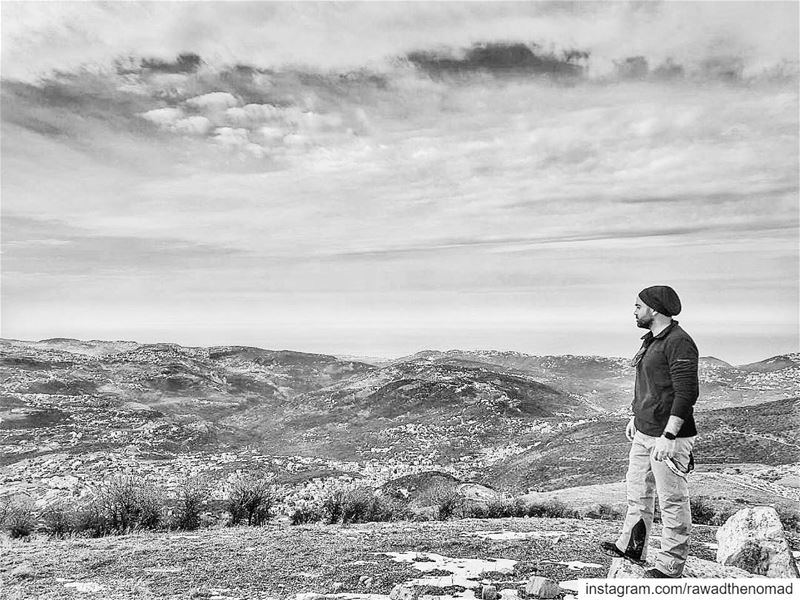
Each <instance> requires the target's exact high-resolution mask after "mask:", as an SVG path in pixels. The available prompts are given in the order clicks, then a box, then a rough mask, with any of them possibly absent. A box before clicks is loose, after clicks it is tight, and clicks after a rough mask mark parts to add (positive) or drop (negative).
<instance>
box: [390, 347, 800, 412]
mask: <svg viewBox="0 0 800 600" xmlns="http://www.w3.org/2000/svg"><path fill="white" fill-rule="evenodd" d="M799 357H800V355H798V354H790V355H785V356H780V357H773V358H771V359H767V360H765V361H762V362H761V363H753V365H746V367H747V368H744V367H735V366H732V365H730V364H728V363H726V362H725V361H722V360H720V359H718V358H714V357H701V358H700V364H699V371H700V373H699V375H700V395H701V398H702V399H703V403H704V406H706V407H707V408H722V407H725V406H741V405H743V404H758V403H761V402H768V401H771V400H779V399H782V398H790V397H794V396H798V395H800V358H799ZM410 359H414V360H425V361H428V362H431V363H436V364H463V365H472V366H475V365H480V364H484V365H490V366H491V367H492V368H495V369H500V370H504V371H506V372H509V373H524V374H526V375H528V376H530V377H533V378H534V379H536V380H537V381H541V382H542V383H544V384H547V385H550V386H552V387H554V388H556V389H559V390H562V391H564V392H567V393H571V394H578V395H580V396H581V397H582V398H583V399H584V400H586V401H587V402H589V403H590V404H592V405H593V406H596V407H598V408H601V409H603V410H605V411H608V412H612V413H613V412H618V413H620V414H624V413H626V412H627V410H628V408H629V407H630V403H631V398H632V396H633V383H634V377H635V374H634V370H633V368H632V367H631V366H630V360H629V359H625V358H606V357H600V356H572V355H566V356H532V355H528V354H522V353H520V352H500V351H494V350H489V351H463V350H448V351H438V350H425V351H422V352H418V353H417V354H414V355H413V356H412V357H408V358H405V359H401V361H406V360H410Z"/></svg>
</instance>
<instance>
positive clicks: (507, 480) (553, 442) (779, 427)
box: [485, 398, 800, 492]
mask: <svg viewBox="0 0 800 600" xmlns="http://www.w3.org/2000/svg"><path fill="white" fill-rule="evenodd" d="M696 420H697V427H698V431H699V436H698V438H697V442H696V445H695V449H694V454H695V459H696V461H697V464H698V467H700V466H701V465H704V464H727V463H760V464H765V465H781V464H791V463H797V462H800V428H799V427H798V426H797V424H798V423H799V422H800V399H798V398H792V399H787V400H777V401H774V402H769V403H765V404H760V405H756V406H745V407H740V408H737V409H730V408H726V409H720V410H713V411H703V410H699V411H698V412H697V416H696ZM626 422H627V420H626V419H617V420H603V421H593V422H590V423H586V424H584V425H580V426H578V427H574V428H571V429H569V430H566V431H564V432H560V433H558V434H556V435H552V436H549V437H548V438H547V439H546V440H544V441H543V442H542V443H540V444H537V445H536V446H535V447H533V448H531V449H529V450H527V451H525V452H524V453H521V454H518V455H516V456H514V457H511V458H510V459H509V460H506V461H504V462H503V463H499V464H497V465H495V466H494V467H493V468H492V469H491V470H490V471H489V472H487V474H486V478H485V480H486V481H487V482H490V483H493V484H495V485H499V486H502V487H504V488H506V489H510V490H514V491H518V492H520V491H522V492H524V491H527V490H529V489H535V490H541V491H545V490H554V489H559V488H562V487H572V486H582V485H590V484H594V483H607V482H613V481H619V480H620V479H623V478H624V477H625V471H626V469H627V456H628V449H629V448H630V443H629V442H628V441H627V439H626V438H625V434H624V429H625V424H626Z"/></svg>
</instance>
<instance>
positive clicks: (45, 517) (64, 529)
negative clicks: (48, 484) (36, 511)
mask: <svg viewBox="0 0 800 600" xmlns="http://www.w3.org/2000/svg"><path fill="white" fill-rule="evenodd" d="M42 522H43V524H44V532H45V533H46V534H47V535H48V536H50V537H51V538H59V539H63V538H65V537H67V536H68V535H69V534H70V533H73V532H74V531H75V528H76V525H77V512H76V510H75V508H74V506H72V504H70V503H68V502H66V501H65V500H59V501H58V502H55V503H54V504H51V505H50V506H48V507H47V508H45V509H44V510H43V511H42Z"/></svg>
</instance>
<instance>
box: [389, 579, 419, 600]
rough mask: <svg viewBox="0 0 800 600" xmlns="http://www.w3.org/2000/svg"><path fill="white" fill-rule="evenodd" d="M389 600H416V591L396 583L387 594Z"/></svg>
mask: <svg viewBox="0 0 800 600" xmlns="http://www.w3.org/2000/svg"><path fill="white" fill-rule="evenodd" d="M389 598H391V600H417V591H416V590H415V589H414V588H413V587H411V586H409V585H407V584H404V583H398V584H397V585H396V586H394V587H393V588H392V591H391V592H389Z"/></svg>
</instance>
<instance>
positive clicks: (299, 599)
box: [294, 592, 325, 600]
mask: <svg viewBox="0 0 800 600" xmlns="http://www.w3.org/2000/svg"><path fill="white" fill-rule="evenodd" d="M324 598H325V596H323V595H322V594H317V593H316V592H303V593H300V594H297V595H296V596H295V597H294V599H295V600H323V599H324Z"/></svg>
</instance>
